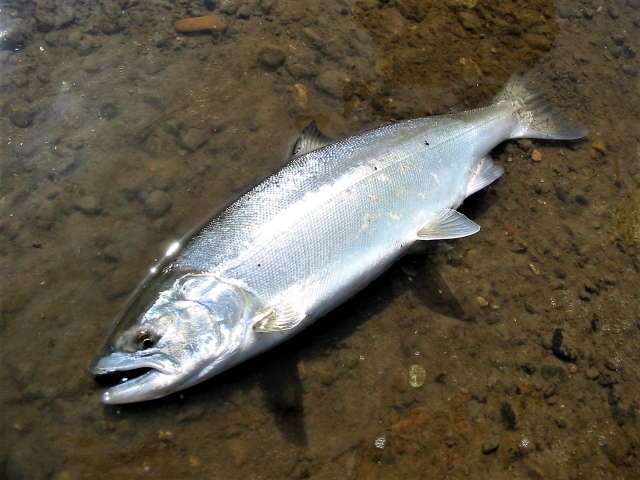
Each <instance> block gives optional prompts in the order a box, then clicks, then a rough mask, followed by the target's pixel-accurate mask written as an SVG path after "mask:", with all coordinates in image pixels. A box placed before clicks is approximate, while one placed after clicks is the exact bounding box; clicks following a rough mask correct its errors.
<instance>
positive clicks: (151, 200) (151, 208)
mask: <svg viewBox="0 0 640 480" xmlns="http://www.w3.org/2000/svg"><path fill="white" fill-rule="evenodd" d="M144 206H145V210H146V212H147V215H149V216H150V217H154V218H158V217H162V216H163V215H164V214H165V213H167V212H168V211H169V210H170V209H171V197H169V195H167V194H166V193H165V192H163V191H162V190H154V191H152V192H151V193H150V194H149V195H148V196H147V198H146V199H145V201H144Z"/></svg>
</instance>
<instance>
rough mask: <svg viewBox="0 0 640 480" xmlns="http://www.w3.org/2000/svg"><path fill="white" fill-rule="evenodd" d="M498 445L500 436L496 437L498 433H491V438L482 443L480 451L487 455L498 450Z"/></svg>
mask: <svg viewBox="0 0 640 480" xmlns="http://www.w3.org/2000/svg"><path fill="white" fill-rule="evenodd" d="M499 446H500V437H498V435H491V438H489V440H487V441H486V442H484V443H483V444H482V453H483V454H485V455H489V454H491V453H493V452H495V451H496V450H498V447H499Z"/></svg>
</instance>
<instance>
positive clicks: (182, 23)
mask: <svg viewBox="0 0 640 480" xmlns="http://www.w3.org/2000/svg"><path fill="white" fill-rule="evenodd" d="M173 28H174V30H175V31H176V32H178V33H193V32H203V31H211V32H224V31H225V30H226V29H227V22H225V20H224V18H222V17H220V16H218V15H206V16H204V17H192V18H183V19H181V20H177V21H176V22H175V23H174V24H173Z"/></svg>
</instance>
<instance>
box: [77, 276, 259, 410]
mask: <svg viewBox="0 0 640 480" xmlns="http://www.w3.org/2000/svg"><path fill="white" fill-rule="evenodd" d="M249 303H251V299H250V296H249V295H248V294H247V292H245V291H244V290H242V289H241V288H239V287H237V286H235V285H232V284H230V283H228V282H225V281H223V280H220V279H218V278H216V277H215V276H213V275H210V274H206V273H199V272H193V271H184V270H182V271H180V270H165V271H162V272H161V273H159V274H158V275H157V276H155V277H152V279H151V280H150V281H149V282H147V283H146V284H144V285H142V286H141V287H140V289H139V290H138V292H137V294H136V295H135V296H134V297H133V298H132V300H131V301H130V302H129V303H128V305H127V306H126V307H125V309H124V310H123V311H122V313H121V314H120V315H119V316H118V317H117V318H116V320H115V323H114V325H113V327H112V330H111V333H110V334H109V336H108V337H107V340H106V342H105V343H104V345H103V346H102V348H101V349H100V350H99V352H98V354H97V355H96V356H95V357H94V359H93V360H92V362H91V364H90V366H89V370H90V371H91V372H92V373H93V374H95V375H103V374H109V373H118V374H121V375H123V380H122V382H121V383H120V384H118V385H116V386H114V387H112V388H110V389H109V390H107V391H106V392H105V393H104V395H103V398H102V399H103V401H104V402H105V403H129V402H138V401H141V400H151V399H154V398H158V397H162V396H165V395H168V394H170V393H172V392H175V391H177V390H181V389H183V388H185V387H186V386H188V385H192V384H194V383H198V382H199V381H201V380H204V379H205V378H206V376H207V373H208V372H209V371H210V370H211V369H213V368H215V367H217V366H218V365H220V364H221V363H224V362H226V361H228V359H229V358H230V357H231V356H233V354H234V352H236V350H237V349H238V346H239V344H240V341H241V339H242V335H243V328H244V327H243V325H244V323H245V322H243V318H244V316H245V315H246V313H247V306H248V304H249ZM139 369H148V370H147V371H146V372H144V373H142V375H140V376H135V375H132V378H128V376H129V374H130V373H140V370H139ZM131 370H137V372H130V371H131Z"/></svg>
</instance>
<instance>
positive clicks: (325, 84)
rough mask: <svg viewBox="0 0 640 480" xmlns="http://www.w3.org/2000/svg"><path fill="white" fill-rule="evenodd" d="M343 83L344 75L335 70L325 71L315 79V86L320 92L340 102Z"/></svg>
mask: <svg viewBox="0 0 640 480" xmlns="http://www.w3.org/2000/svg"><path fill="white" fill-rule="evenodd" d="M345 83H346V75H345V74H344V73H342V72H339V71H337V70H325V71H324V72H322V73H321V74H320V75H318V78H317V79H316V85H317V87H318V88H319V89H320V90H323V91H324V92H326V93H328V94H329V95H331V96H332V97H334V98H337V99H339V100H342V91H343V89H344V86H345Z"/></svg>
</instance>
